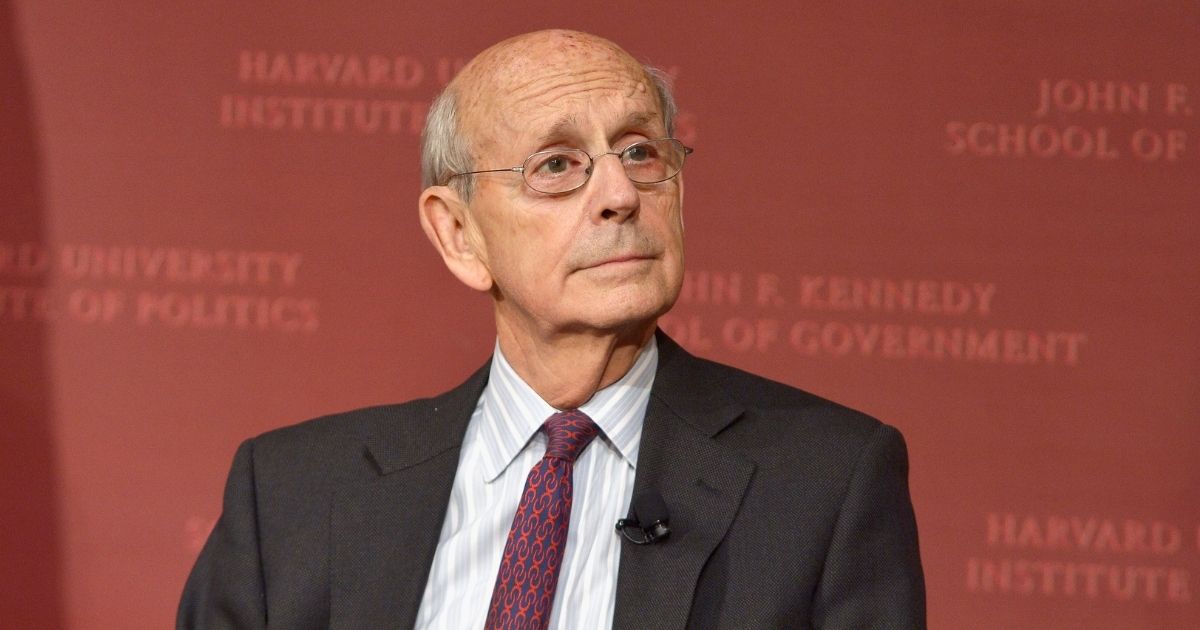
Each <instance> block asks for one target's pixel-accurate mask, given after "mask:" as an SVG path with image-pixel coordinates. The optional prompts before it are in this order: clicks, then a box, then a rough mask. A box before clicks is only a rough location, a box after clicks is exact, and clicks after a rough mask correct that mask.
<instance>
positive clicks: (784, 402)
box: [686, 355, 904, 467]
mask: <svg viewBox="0 0 1200 630" xmlns="http://www.w3.org/2000/svg"><path fill="white" fill-rule="evenodd" d="M686 360H688V361H690V365H689V366H688V367H689V376H690V377H691V378H694V379H695V382H696V384H702V386H703V388H706V389H709V390H713V392H710V394H707V395H706V396H708V397H710V398H712V397H715V396H720V397H724V398H725V400H727V401H728V403H730V404H732V406H733V407H737V408H738V409H739V418H738V419H737V421H736V422H733V425H731V426H730V427H728V428H726V430H725V431H722V432H721V433H720V434H718V436H716V439H718V440H719V442H721V443H725V444H727V445H730V446H733V448H736V449H738V450H740V451H743V452H744V454H746V455H748V456H751V458H752V460H756V461H760V460H773V458H775V456H774V455H773V454H776V452H784V454H791V455H787V456H786V457H785V458H791V457H792V456H794V454H800V452H803V454H805V457H810V458H811V460H812V461H814V462H821V466H822V467H845V466H852V463H853V462H854V461H857V460H858V457H859V456H860V455H862V452H864V449H868V448H869V446H870V445H871V444H872V443H876V442H877V440H882V442H884V443H888V444H890V445H893V446H892V448H899V449H904V437H902V436H900V432H899V431H898V430H896V428H895V427H893V426H890V425H887V424H883V422H882V421H880V420H877V419H876V418H874V416H872V415H870V414H868V413H864V412H860V410H858V409H854V408H852V407H850V406H846V404H842V403H839V402H834V401H832V400H829V398H826V397H822V396H820V395H816V394H812V392H810V391H805V390H803V389H799V388H797V386H793V385H790V384H786V383H781V382H779V380H774V379H770V378H767V377H763V376H758V374H755V373H751V372H746V371H745V370H740V368H738V367H733V366H730V365H725V364H720V362H716V361H712V360H708V359H702V358H698V356H691V355H688V359H686Z"/></svg>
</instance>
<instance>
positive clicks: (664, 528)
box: [617, 490, 671, 545]
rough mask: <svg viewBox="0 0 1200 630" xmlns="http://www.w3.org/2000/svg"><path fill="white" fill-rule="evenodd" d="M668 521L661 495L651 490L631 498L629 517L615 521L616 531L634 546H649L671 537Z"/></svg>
mask: <svg viewBox="0 0 1200 630" xmlns="http://www.w3.org/2000/svg"><path fill="white" fill-rule="evenodd" d="M670 520H671V517H670V515H669V514H668V513H667V504H666V503H664V502H663V498H662V495H660V494H658V493H657V492H655V491H653V490H651V491H649V492H644V493H642V494H639V495H638V496H636V497H634V498H633V504H632V505H631V506H630V510H629V517H628V518H623V519H621V520H619V521H617V531H618V532H621V535H622V536H624V537H625V540H628V541H629V542H631V543H633V544H635V545H650V544H654V543H656V542H658V541H660V540H663V539H665V538H666V537H667V536H670V535H671V526H670Z"/></svg>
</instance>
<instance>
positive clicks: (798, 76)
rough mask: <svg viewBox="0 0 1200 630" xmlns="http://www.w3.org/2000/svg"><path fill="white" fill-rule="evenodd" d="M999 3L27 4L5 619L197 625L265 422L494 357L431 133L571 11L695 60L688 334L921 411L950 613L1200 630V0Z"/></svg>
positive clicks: (784, 373) (748, 363) (6, 291)
mask: <svg viewBox="0 0 1200 630" xmlns="http://www.w3.org/2000/svg"><path fill="white" fill-rule="evenodd" d="M870 4H876V3H870ZM977 4H979V3H970V2H933V3H930V2H926V3H915V4H914V3H900V4H892V5H891V6H890V7H877V6H870V7H857V6H855V3H829V5H832V6H811V5H809V4H807V3H795V2H776V3H764V4H761V5H758V6H755V7H748V6H746V5H742V4H737V3H735V4H730V3H725V2H712V3H696V2H692V3H687V4H686V5H685V4H674V3H657V4H647V3H644V2H624V1H622V2H610V3H606V5H605V7H604V8H603V9H596V8H593V7H592V5H588V4H586V3H585V4H575V5H572V6H573V7H574V8H570V7H566V8H564V7H563V6H562V5H549V6H539V7H536V8H532V7H525V6H524V5H522V4H520V3H487V2H458V3H446V4H441V3H437V2H427V3H394V2H382V1H378V2H356V3H335V2H329V3H325V6H308V5H304V6H302V5H297V4H296V3H290V2H280V3H275V4H267V3H244V2H232V1H227V2H210V3H186V2H179V3H162V2H149V1H143V2H122V3H94V2H82V1H79V2H60V3H45V2H33V1H26V2H16V3H9V2H0V31H2V33H3V39H2V40H0V72H3V75H2V77H0V81H2V83H3V85H2V87H3V90H4V92H3V93H4V95H5V101H4V103H5V105H4V107H3V109H2V110H0V129H2V130H3V134H4V135H3V151H2V152H0V168H2V170H0V177H2V178H3V179H2V180H0V181H2V182H3V186H4V194H3V196H2V197H3V200H2V201H0V203H2V204H3V206H2V216H0V343H2V344H3V345H2V348H3V353H2V355H0V369H2V372H0V388H2V389H0V392H2V395H3V397H2V398H0V403H2V405H3V407H2V413H3V429H4V437H3V438H2V439H0V445H2V446H0V460H2V463H0V466H2V467H3V470H0V496H2V497H3V505H4V506H5V511H6V516H5V517H4V519H3V523H4V527H3V528H0V529H2V533H0V541H2V544H3V547H2V549H0V552H2V553H3V561H2V562H0V567H3V568H2V569H0V572H2V573H0V575H2V579H3V582H2V583H0V625H3V626H5V627H22V628H25V627H30V628H37V627H56V626H69V627H72V628H129V627H163V626H166V625H169V624H170V620H171V618H172V615H173V612H174V607H175V603H176V601H177V598H178V595H179V592H180V590H181V588H182V585H183V581H184V578H185V576H186V574H187V571H188V569H189V568H190V566H191V564H192V562H193V560H194V558H195V556H196V553H197V551H198V549H199V546H200V545H201V543H202V541H203V539H204V537H205V535H206V533H207V531H208V528H209V527H211V524H212V523H213V521H214V519H215V518H216V516H217V515H218V513H219V509H220V493H221V488H222V483H223V480H224V476H225V473H226V470H227V466H228V464H229V461H230V458H231V456H232V454H233V451H234V448H235V447H236V445H237V443H238V442H239V441H240V440H242V439H244V438H245V437H248V436H250V435H253V434H256V433H258V432H261V431H265V430H268V429H271V428H273V427H278V426H281V425H284V424H290V423H292V422H296V421H299V420H302V419H305V418H308V417H312V416H314V415H317V414H321V413H324V412H330V411H334V410H339V409H345V408H349V407H355V406H361V405H366V404H372V403H381V402H393V401H400V400H405V399H409V398H412V397H416V396H420V395H427V394H432V393H435V392H438V391H441V390H444V389H446V388H448V387H450V386H452V385H454V384H456V383H457V382H458V381H459V380H460V379H461V378H462V377H463V376H464V375H466V374H467V373H468V372H469V371H470V370H471V369H473V368H474V367H476V366H477V365H478V364H479V363H480V362H481V361H483V359H484V358H485V357H486V355H487V353H488V352H489V351H490V349H491V344H492V338H493V331H492V328H491V322H490V310H489V308H488V305H487V301H486V298H484V297H481V296H479V295H475V294H472V293H471V292H470V291H469V290H467V289H465V288H463V287H461V286H459V285H457V283H456V282H455V281H454V280H453V278H452V277H451V276H450V275H449V274H448V273H446V272H445V271H444V269H443V268H442V264H441V262H440V260H439V259H438V258H437V256H436V255H435V254H434V253H433V251H432V249H431V248H430V247H429V246H428V245H427V244H426V242H425V238H424V236H423V235H422V234H421V231H420V229H419V227H418V224H417V219H416V212H415V209H416V208H415V205H416V204H415V202H416V198H417V194H418V192H419V190H418V188H419V183H418V179H419V178H418V165H417V162H418V160H417V145H418V132H419V129H420V125H421V122H422V120H423V116H424V111H425V108H426V107H427V104H428V102H429V100H430V98H431V97H432V96H433V95H434V94H435V93H436V91H437V90H438V89H439V87H440V86H441V85H442V84H443V83H444V82H445V81H446V80H447V79H448V78H449V77H450V76H452V74H453V72H454V71H455V70H456V69H457V68H458V67H460V66H461V64H462V62H463V61H465V60H466V59H469V58H470V57H471V56H472V55H473V54H475V53H476V52H478V51H479V50H481V49H482V48H484V47H485V46H487V45H489V44H491V43H493V42H495V41H498V40H499V39H501V38H503V37H506V36H509V35H512V34H516V33H519V32H524V31H528V30H533V29H536V28H542V27H549V26H565V27H570V28H579V29H583V30H588V31H591V32H595V33H597V34H600V35H603V36H606V37H609V38H612V39H614V40H615V41H617V42H619V43H620V44H622V45H623V46H625V47H626V48H627V49H628V50H630V51H631V52H632V53H633V54H634V55H635V56H637V57H639V58H642V59H644V60H647V61H649V62H651V63H653V64H655V65H658V66H660V67H663V68H665V69H667V70H668V71H669V72H670V73H671V74H673V75H674V76H675V78H676V87H677V92H678V96H679V99H680V102H681V104H682V109H683V114H682V116H681V117H680V125H679V127H680V131H679V135H680V136H681V137H682V138H683V139H684V140H685V141H686V142H687V143H688V144H690V145H693V146H695V147H696V148H697V151H696V154H695V155H694V156H693V157H692V158H691V159H690V160H689V163H688V170H687V203H686V216H687V227H688V233H687V237H688V250H687V256H688V277H687V284H686V287H685V291H684V295H683V297H682V299H681V300H680V303H679V304H678V305H677V306H676V308H675V309H674V311H673V312H672V313H671V314H670V315H669V316H668V317H667V318H666V319H665V320H664V321H663V325H664V327H665V328H666V329H667V330H668V332H670V333H671V334H673V335H674V336H675V337H676V338H677V339H678V340H680V341H681V342H682V343H683V344H684V345H685V346H687V347H689V348H690V349H692V350H693V351H695V352H697V353H699V354H702V355H706V356H709V357H712V358H715V359H718V360H721V361H724V362H727V363H731V364H734V365H737V366H740V367H743V368H746V369H749V370H752V371H754V372H758V373H761V374H765V375H767V376H770V377H772V378H775V379H778V380H782V381H785V382H788V383H792V384H795V385H797V386H800V387H803V388H805V389H809V390H811V391H814V392H817V393H819V394H822V395H825V396H827V397H830V398H834V399H836V400H839V401H842V402H845V403H847V404H849V405H851V406H855V407H858V408H861V409H863V410H865V411H868V412H870V413H872V414H874V415H877V416H879V417H880V418H883V419H885V420H886V421H888V422H890V423H892V424H895V425H897V426H899V427H900V428H901V429H902V430H903V431H904V433H905V435H906V436H907V437H908V440H909V445H910V450H911V459H912V473H911V483H912V489H913V496H914V501H915V503H916V508H917V513H918V520H919V526H920V532H921V542H922V555H923V558H924V563H925V569H926V574H927V578H928V587H929V610H930V621H931V625H932V626H933V627H935V628H1014V627H1021V628H1032V627H1036V628H1128V627H1155V628H1185V627H1194V626H1192V625H1191V624H1193V623H1195V620H1196V619H1197V618H1200V614H1198V613H1200V604H1198V603H1197V598H1200V592H1198V591H1200V505H1198V502H1197V500H1196V499H1197V496H1196V489H1197V487H1198V482H1200V466H1198V465H1197V464H1196V453H1197V452H1200V437H1198V436H1200V432H1197V431H1196V422H1197V412H1198V411H1200V394H1198V392H1200V388H1198V387H1197V382H1198V378H1197V373H1198V369H1200V343H1197V342H1198V341H1200V334H1198V333H1197V323H1198V318H1197V315H1198V314H1200V301H1198V297H1197V295H1198V291H1197V288H1198V286H1200V220H1198V219H1197V209H1198V208H1200V188H1198V184H1197V182H1198V181H1200V177H1198V175H1200V170H1198V169H1197V164H1198V163H1200V127H1198V125H1197V120H1198V118H1197V116H1196V115H1195V110H1196V109H1198V108H1200V64H1197V63H1196V59H1198V58H1200V38H1198V37H1197V36H1196V34H1197V32H1200V7H1197V5H1196V4H1195V3H1186V2H1178V3H1175V5H1176V6H1175V7H1172V6H1171V5H1170V3H1142V2H1119V3H1116V2H1114V3H1095V2H1087V3H1083V2H1080V3H1067V2H1063V3H1054V4H1053V5H1052V6H1045V5H1043V4H1042V3H1008V5H1009V6H1005V7H992V8H985V7H980V6H977ZM103 5H108V6H103ZM1189 620H1190V622H1191V623H1189Z"/></svg>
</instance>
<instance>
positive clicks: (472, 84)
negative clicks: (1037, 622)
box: [451, 31, 658, 141]
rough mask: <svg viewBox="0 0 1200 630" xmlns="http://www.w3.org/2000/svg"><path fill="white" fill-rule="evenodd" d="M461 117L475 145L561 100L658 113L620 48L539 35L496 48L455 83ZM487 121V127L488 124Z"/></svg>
mask: <svg viewBox="0 0 1200 630" xmlns="http://www.w3.org/2000/svg"><path fill="white" fill-rule="evenodd" d="M451 89H454V90H455V92H456V98H457V101H458V104H459V108H460V110H459V111H460V116H462V119H463V120H462V121H461V122H462V123H463V126H464V127H465V129H464V131H468V133H470V134H471V135H472V136H473V139H476V140H485V141H486V140H487V139H488V138H486V137H480V136H481V135H483V136H487V135H488V134H486V133H481V132H484V131H485V130H488V129H494V128H495V126H496V124H497V123H507V124H508V125H510V126H512V125H520V124H522V122H523V121H524V120H526V119H527V118H528V116H527V114H529V113H530V112H536V111H538V110H539V109H545V108H548V107H552V106H553V105H555V104H556V103H559V102H560V101H559V99H569V98H589V97H594V96H595V95H596V94H607V95H611V96H617V97H624V98H634V99H638V98H641V99H647V97H648V101H649V102H650V103H651V107H654V108H656V109H657V105H658V103H657V97H656V96H655V95H653V90H652V87H651V81H650V78H649V77H648V76H647V74H646V71H645V69H644V68H643V67H642V65H641V64H640V63H638V62H637V61H636V60H635V59H633V57H631V56H630V55H629V54H628V53H626V52H625V51H624V50H622V49H621V48H620V47H618V46H617V45H616V44H614V43H612V42H610V41H608V40H606V39H603V38H601V37H596V36H594V35H590V34H587V33H579V32H575V31H540V32H537V33H529V34H526V35H521V36H518V37H515V38H512V39H509V40H506V41H503V42H500V43H499V44H496V45H495V46H492V47H491V48H489V49H487V50H485V51H483V52H482V53H480V54H479V55H478V56H476V57H475V59H473V60H472V61H471V62H470V63H469V64H467V66H466V67H465V68H463V71H462V72H461V73H459V75H458V77H456V78H455V80H454V83H453V84H452V85H451ZM484 121H486V123H485V122H484Z"/></svg>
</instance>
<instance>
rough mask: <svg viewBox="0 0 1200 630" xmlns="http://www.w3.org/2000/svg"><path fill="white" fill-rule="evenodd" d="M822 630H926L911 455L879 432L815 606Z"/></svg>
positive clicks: (844, 511)
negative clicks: (911, 486) (911, 494)
mask: <svg viewBox="0 0 1200 630" xmlns="http://www.w3.org/2000/svg"><path fill="white" fill-rule="evenodd" d="M813 623H814V626H815V627H817V628H881V629H882V628H889V629H891V628H895V629H905V630H907V629H909V628H919V629H923V628H925V579H924V574H923V573H922V570H921V555H920V551H919V549H918V546H917V524H916V519H915V517H914V515H913V508H912V500H911V498H910V497H909V492H908V454H907V450H906V448H905V445H904V438H903V437H902V436H901V435H900V432H899V431H897V430H896V429H894V428H892V427H890V426H887V425H880V426H879V428H877V429H876V430H875V432H874V433H873V434H872V436H871V438H870V439H869V440H868V441H867V443H866V444H865V446H864V447H863V448H862V450H861V452H860V454H859V457H858V461H857V462H856V464H855V469H854V472H853V474H852V476H851V479H850V483H849V484H848V486H847V490H846V496H845V498H844V500H843V502H842V507H841V511H840V513H839V515H838V519H837V523H836V525H835V527H834V533H833V539H832V541H831V543H830V546H829V550H828V554H827V556H826V558H825V564H824V567H823V569H822V574H821V580H820V583H819V584H818V586H817V591H816V594H815V599H814V602H813Z"/></svg>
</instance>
